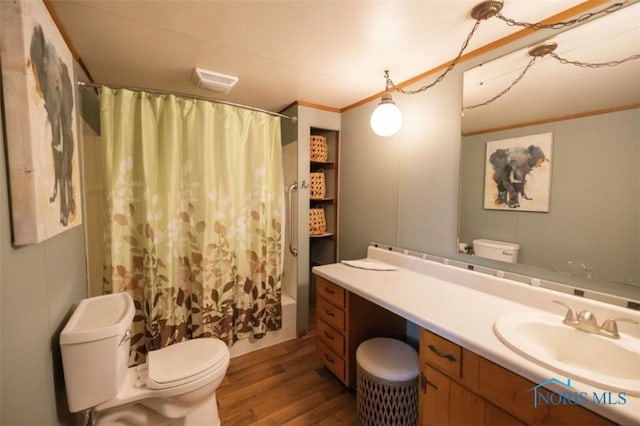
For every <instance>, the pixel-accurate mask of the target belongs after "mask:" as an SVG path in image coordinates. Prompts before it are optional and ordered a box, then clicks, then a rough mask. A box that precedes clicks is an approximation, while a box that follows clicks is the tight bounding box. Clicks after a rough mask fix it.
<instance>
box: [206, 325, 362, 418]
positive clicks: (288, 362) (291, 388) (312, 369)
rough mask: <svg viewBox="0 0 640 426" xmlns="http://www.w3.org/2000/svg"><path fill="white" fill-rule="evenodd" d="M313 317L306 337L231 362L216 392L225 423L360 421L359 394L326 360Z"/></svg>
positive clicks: (221, 416) (221, 415)
mask: <svg viewBox="0 0 640 426" xmlns="http://www.w3.org/2000/svg"><path fill="white" fill-rule="evenodd" d="M313 317H314V315H312V321H311V324H310V326H309V331H308V333H307V334H306V335H304V336H302V337H299V338H297V339H294V340H290V341H288V342H284V343H280V344H278V345H274V346H271V347H268V348H265V349H261V350H259V351H256V352H252V353H249V354H246V355H242V356H239V357H236V358H233V359H232V360H231V362H230V364H229V369H228V370H227V375H226V377H225V378H224V380H223V381H222V383H221V385H220V387H219V388H218V390H217V392H216V396H217V398H218V405H219V413H220V420H221V422H222V426H245V425H268V426H280V425H287V426H297V425H300V426H308V425H323V426H338V425H355V416H356V396H355V392H354V391H353V390H351V389H347V388H346V387H345V386H344V385H343V384H342V383H341V382H340V381H339V380H338V379H337V378H336V377H335V376H334V375H333V374H331V373H330V372H329V370H327V369H326V368H325V367H324V366H323V364H322V362H321V361H320V358H319V357H318V355H317V352H316V330H315V321H313Z"/></svg>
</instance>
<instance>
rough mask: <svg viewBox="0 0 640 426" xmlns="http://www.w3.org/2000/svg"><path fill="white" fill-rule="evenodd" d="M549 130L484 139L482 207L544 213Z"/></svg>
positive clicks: (548, 175) (548, 173)
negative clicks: (485, 141)
mask: <svg viewBox="0 0 640 426" xmlns="http://www.w3.org/2000/svg"><path fill="white" fill-rule="evenodd" d="M552 143H553V134H552V133H542V134H538V135H531V136H524V137H517V138H512V139H503V140H497V141H491V142H487V155H486V160H485V176H484V208H485V209H492V210H511V211H530V212H548V211H549V199H550V190H551V164H552V163H551V158H552V157H551V145H552Z"/></svg>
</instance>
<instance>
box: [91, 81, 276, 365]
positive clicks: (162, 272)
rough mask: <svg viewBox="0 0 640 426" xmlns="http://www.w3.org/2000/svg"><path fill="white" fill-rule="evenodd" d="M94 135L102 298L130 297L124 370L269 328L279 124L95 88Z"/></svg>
mask: <svg viewBox="0 0 640 426" xmlns="http://www.w3.org/2000/svg"><path fill="white" fill-rule="evenodd" d="M101 136H102V143H103V152H104V157H103V158H104V182H105V195H106V206H107V208H106V211H105V214H106V218H105V219H106V220H105V224H106V225H105V253H106V254H105V263H104V292H105V293H110V292H122V291H126V292H128V293H129V294H131V296H132V297H133V300H134V304H135V308H136V314H135V318H134V322H133V329H132V337H131V348H132V349H131V359H130V361H131V364H139V363H141V362H144V360H145V358H146V354H147V352H148V351H150V350H154V349H159V348H161V347H165V346H167V345H170V344H173V343H177V342H180V341H183V340H187V339H191V338H196V337H204V336H213V337H218V338H220V339H222V340H223V341H225V342H226V343H227V344H228V345H231V344H232V343H233V342H235V341H236V340H238V339H242V338H247V337H254V338H260V337H262V336H263V335H264V334H265V333H266V332H267V331H268V330H274V329H278V328H280V327H281V323H282V313H281V305H280V291H281V281H282V236H283V233H282V229H281V224H282V220H283V216H282V215H283V213H284V212H283V205H284V200H283V191H282V188H283V176H282V156H281V142H280V119H279V118H277V117H273V116H270V115H268V114H264V113H260V112H253V111H248V110H245V109H241V108H237V107H232V106H228V105H222V104H218V103H211V102H206V101H194V100H186V99H182V98H177V97H175V96H172V95H167V96H156V95H151V94H148V93H145V92H133V91H129V90H122V89H117V90H116V89H110V88H107V87H103V88H102V89H101Z"/></svg>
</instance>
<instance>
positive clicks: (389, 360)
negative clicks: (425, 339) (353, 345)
mask: <svg viewBox="0 0 640 426" xmlns="http://www.w3.org/2000/svg"><path fill="white" fill-rule="evenodd" d="M356 361H357V364H358V389H357V391H358V393H357V403H356V418H357V422H356V423H357V424H358V425H359V426H368V425H371V426H382V425H389V426H398V425H402V426H408V425H416V424H417V422H418V369H419V366H418V364H419V361H418V352H417V351H416V350H415V349H413V348H412V347H411V346H409V345H408V344H406V343H404V342H401V341H400V340H396V339H389V338H386V337H376V338H374V339H369V340H366V341H364V342H362V343H361V344H360V346H358V350H357V351H356Z"/></svg>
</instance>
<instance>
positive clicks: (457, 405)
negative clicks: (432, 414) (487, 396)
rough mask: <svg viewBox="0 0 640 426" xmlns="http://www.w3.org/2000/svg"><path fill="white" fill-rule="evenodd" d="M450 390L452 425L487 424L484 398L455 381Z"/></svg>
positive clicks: (450, 421)
mask: <svg viewBox="0 0 640 426" xmlns="http://www.w3.org/2000/svg"><path fill="white" fill-rule="evenodd" d="M449 392H450V397H449V401H450V402H449V404H450V406H449V408H450V409H449V424H450V425H461V426H466V425H483V424H485V402H484V400H483V399H482V398H480V397H479V396H477V395H476V394H474V393H473V392H471V391H469V390H467V389H465V388H463V387H462V386H460V385H459V384H457V383H455V382H453V381H452V382H451V384H450V391H449ZM491 426H495V425H491Z"/></svg>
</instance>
